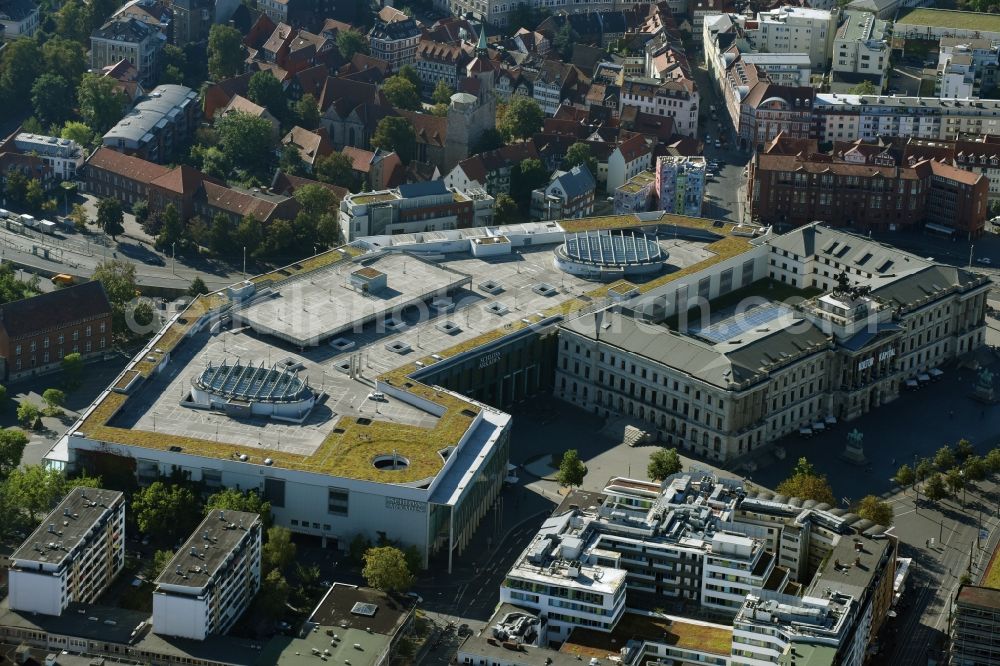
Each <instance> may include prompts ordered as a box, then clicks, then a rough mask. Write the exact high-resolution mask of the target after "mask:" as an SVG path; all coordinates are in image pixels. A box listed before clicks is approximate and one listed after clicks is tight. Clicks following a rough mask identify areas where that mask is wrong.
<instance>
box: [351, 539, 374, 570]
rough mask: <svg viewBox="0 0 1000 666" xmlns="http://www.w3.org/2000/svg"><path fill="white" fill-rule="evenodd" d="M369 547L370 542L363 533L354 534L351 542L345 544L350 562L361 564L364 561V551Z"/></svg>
mask: <svg viewBox="0 0 1000 666" xmlns="http://www.w3.org/2000/svg"><path fill="white" fill-rule="evenodd" d="M371 547H372V542H371V541H369V540H368V539H367V538H366V537H365V535H364V534H360V533H359V534H355V535H354V538H353V539H351V543H349V544H348V546H347V556H348V557H349V558H350V559H351V562H354V563H355V564H357V565H358V566H362V565H363V564H364V563H365V553H367V552H368V549H369V548H371Z"/></svg>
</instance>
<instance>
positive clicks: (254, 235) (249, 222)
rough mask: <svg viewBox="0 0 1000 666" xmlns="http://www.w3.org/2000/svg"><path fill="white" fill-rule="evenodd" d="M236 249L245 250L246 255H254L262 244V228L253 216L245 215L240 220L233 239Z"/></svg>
mask: <svg viewBox="0 0 1000 666" xmlns="http://www.w3.org/2000/svg"><path fill="white" fill-rule="evenodd" d="M233 240H234V242H235V243H236V247H240V248H243V249H245V250H246V254H247V255H256V253H257V251H258V250H259V249H260V247H261V244H262V243H263V242H264V227H263V226H262V225H261V223H260V221H259V220H258V219H257V218H256V217H254V216H253V215H247V216H246V217H244V218H243V219H242V220H240V225H239V226H238V227H237V228H236V234H235V235H234V237H233Z"/></svg>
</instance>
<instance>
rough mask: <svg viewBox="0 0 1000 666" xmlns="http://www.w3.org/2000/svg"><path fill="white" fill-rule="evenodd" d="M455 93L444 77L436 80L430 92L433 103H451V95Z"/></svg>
mask: <svg viewBox="0 0 1000 666" xmlns="http://www.w3.org/2000/svg"><path fill="white" fill-rule="evenodd" d="M454 94H455V91H454V90H452V89H451V86H449V85H448V84H447V83H445V82H444V79H442V80H440V81H438V82H437V85H436V86H434V92H433V93H432V94H431V100H433V102H434V103H435V104H449V103H451V96H452V95H454Z"/></svg>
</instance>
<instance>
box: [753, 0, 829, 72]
mask: <svg viewBox="0 0 1000 666" xmlns="http://www.w3.org/2000/svg"><path fill="white" fill-rule="evenodd" d="M838 17H839V12H838V10H837V9H830V10H826V9H812V8H808V7H793V6H787V5H786V6H784V7H779V8H777V9H772V10H769V11H763V12H757V16H756V17H752V16H749V17H748V16H742V15H738V17H737V20H738V21H739V22H740V23H741V25H742V27H743V29H744V34H745V35H746V38H747V40H749V42H750V43H751V44H752V45H753V46H754V48H755V49H756V50H757V51H765V52H768V53H808V54H809V58H810V60H811V61H812V62H813V63H815V64H816V65H817V66H818V67H821V68H826V67H829V65H830V55H831V53H833V41H834V36H835V35H836V32H837V21H838Z"/></svg>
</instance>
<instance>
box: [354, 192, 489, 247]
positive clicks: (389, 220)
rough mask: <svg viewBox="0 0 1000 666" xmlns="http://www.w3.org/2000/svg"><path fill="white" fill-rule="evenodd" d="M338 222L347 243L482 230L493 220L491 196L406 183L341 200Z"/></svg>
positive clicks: (482, 193) (484, 193) (483, 193)
mask: <svg viewBox="0 0 1000 666" xmlns="http://www.w3.org/2000/svg"><path fill="white" fill-rule="evenodd" d="M338 220H339V221H340V229H341V232H342V233H343V234H344V238H345V239H347V240H349V241H353V240H355V239H357V238H361V237H363V236H382V235H390V234H402V233H407V234H408V233H418V232H422V231H440V230H446V229H467V228H469V227H484V226H488V225H489V224H491V223H492V221H493V197H491V196H490V195H489V194H487V193H486V192H485V191H483V190H476V189H471V190H465V191H464V192H460V191H457V190H453V189H450V188H448V187H447V186H446V185H445V183H444V181H442V180H433V181H429V182H426V183H410V184H406V185H400V186H399V187H397V188H395V189H389V190H379V191H376V192H360V193H358V194H351V195H349V196H347V197H345V198H344V200H343V201H341V202H340V212H339V214H338Z"/></svg>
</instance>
